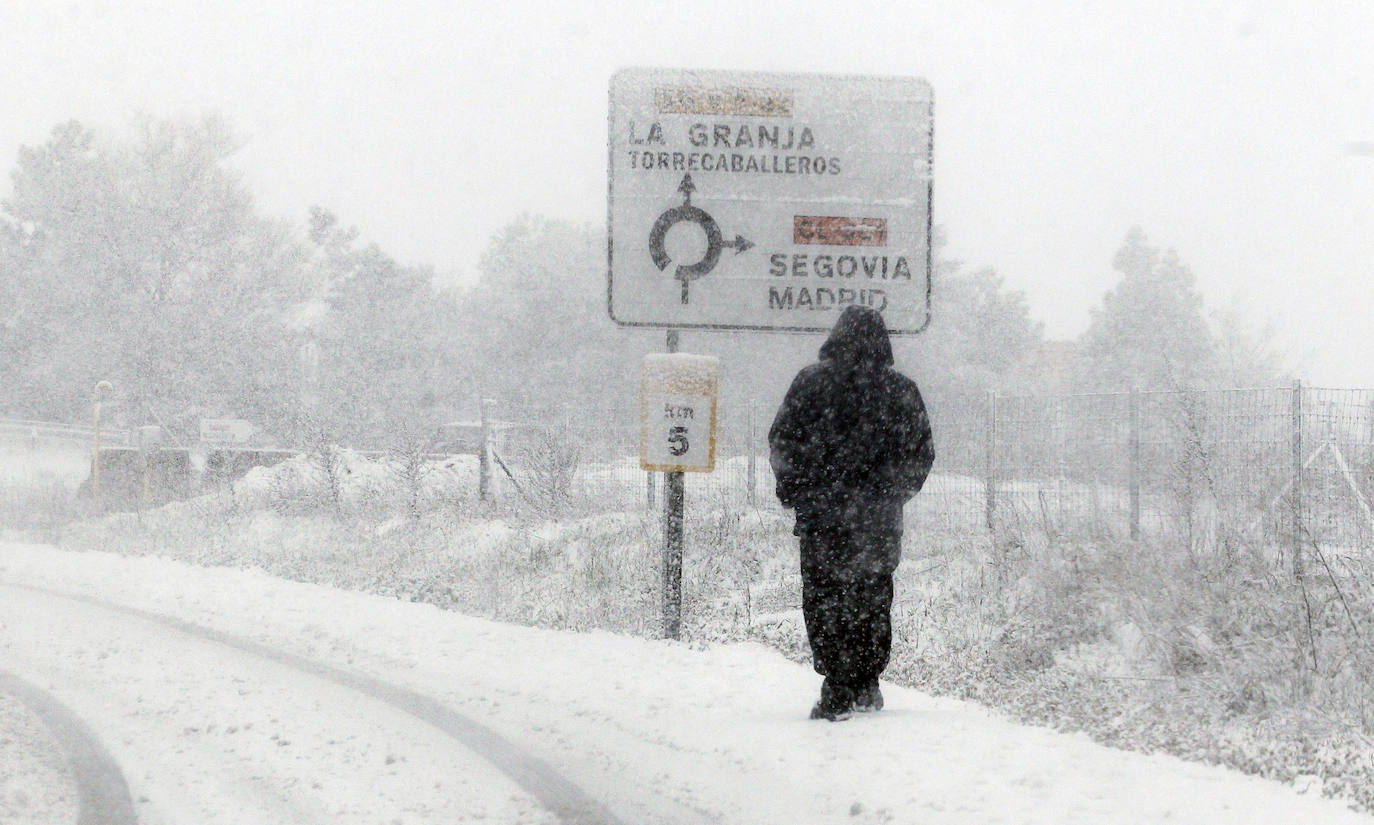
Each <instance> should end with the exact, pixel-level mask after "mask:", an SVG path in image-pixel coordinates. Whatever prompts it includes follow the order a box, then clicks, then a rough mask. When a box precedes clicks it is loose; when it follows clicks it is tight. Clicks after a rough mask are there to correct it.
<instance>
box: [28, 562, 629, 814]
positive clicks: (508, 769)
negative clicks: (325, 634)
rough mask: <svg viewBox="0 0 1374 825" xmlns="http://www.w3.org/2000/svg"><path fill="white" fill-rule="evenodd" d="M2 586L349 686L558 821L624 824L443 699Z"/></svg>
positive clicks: (171, 621) (135, 612)
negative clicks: (498, 776)
mask: <svg viewBox="0 0 1374 825" xmlns="http://www.w3.org/2000/svg"><path fill="white" fill-rule="evenodd" d="M3 585H4V586H7V587H15V588H20V589H23V590H29V591H33V592H36V593H42V594H44V595H47V596H52V597H55V598H59V599H66V600H68V601H74V602H80V603H82V604H87V605H91V606H93V607H97V608H100V609H102V610H108V611H111V612H114V613H121V614H124V615H127V616H133V617H135V618H138V619H141V620H144V621H147V622H151V623H153V624H158V625H161V626H163V627H169V628H171V629H173V630H176V631H178V632H181V633H185V634H187V635H190V636H195V637H197V638H200V639H204V640H207V641H211V642H215V643H217V644H221V645H224V646H226V647H231V648H234V649H235V650H239V651H242V652H244V653H249V654H251V655H254V656H257V657H260V658H263V659H267V660H269V661H271V662H275V663H277V664H279V665H284V666H286V667H290V668H293V669H295V670H299V671H302V672H305V673H308V674H310V675H312V676H315V677H316V678H320V679H324V680H325V681H329V682H333V683H334V684H337V685H341V686H343V687H345V688H348V689H350V690H355V691H357V692H359V693H362V694H364V695H366V696H369V697H371V698H373V699H376V700H378V701H381V702H385V703H386V704H388V705H391V706H392V707H394V708H396V709H398V710H400V711H402V712H404V713H407V714H409V715H411V716H414V717H415V718H417V719H419V720H420V721H422V722H425V723H426V724H429V725H431V726H433V727H435V728H437V729H439V730H440V731H442V732H444V733H446V734H448V735H449V736H451V737H453V738H454V739H456V740H458V741H459V742H460V743H462V744H463V745H464V746H466V747H467V748H469V749H470V750H472V751H473V752H474V753H476V754H478V755H480V756H481V757H482V758H484V759H486V760H487V761H488V762H490V763H491V764H492V765H493V766H494V767H496V768H497V770H499V771H501V772H502V773H504V774H505V775H506V776H508V777H510V779H511V780H512V781H514V782H515V783H516V784H517V785H518V786H519V787H520V788H521V789H522V790H524V791H525V792H526V793H528V794H529V795H530V796H532V797H534V798H535V799H536V800H538V801H539V804H541V805H543V806H544V807H545V808H546V809H547V810H549V811H550V812H552V813H553V814H554V815H555V816H557V817H558V819H559V820H560V821H561V822H562V823H564V825H626V823H624V822H623V821H622V820H620V819H618V818H617V817H616V816H615V815H614V814H613V813H611V811H610V810H609V809H607V808H606V807H605V806H604V805H603V804H601V803H600V802H598V801H596V800H595V799H593V798H591V797H590V796H588V795H587V794H586V793H585V792H583V791H582V789H581V788H579V787H577V786H576V785H574V784H573V783H572V782H571V781H569V780H568V779H566V778H565V777H564V776H563V775H562V774H560V773H558V771H556V770H555V769H554V768H553V767H552V766H550V765H549V764H548V763H546V762H544V761H543V760H541V759H539V758H538V757H535V756H533V755H531V754H529V753H527V752H525V751H524V750H522V749H521V748H519V747H518V746H517V745H515V744H514V743H512V742H511V741H509V740H508V739H506V738H505V737H503V736H501V735H500V734H499V733H497V732H496V731H494V730H492V729H491V728H488V727H487V726H485V725H483V724H481V723H480V722H477V721H474V720H473V719H470V718H468V717H466V716H464V715H462V714H460V713H457V712H456V711H454V710H452V709H450V708H449V707H447V706H446V705H444V704H443V703H441V702H439V701H437V700H435V699H433V698H430V697H428V696H425V695H423V694H421V693H417V692H415V691H412V690H408V689H406V688H403V687H398V686H396V685H393V684H390V683H387V682H384V681H382V680H380V679H376V678H373V677H371V676H365V675H363V674H361V673H354V672H352V671H347V670H343V669H342V668H337V667H333V666H332V665H327V664H324V663H322V662H317V661H314V660H312V659H308V658H306V657H304V656H299V655H296V654H294V653H289V652H287V651H284V650H278V649H277V648H273V647H269V646H267V645H264V644H260V643H258V642H255V641H252V640H251V639H245V638H243V637H241V636H235V635H233V634H230V633H224V632H221V631H218V630H214V629H213V628H208V627H203V626H201V625H197V624H192V623H191V622H187V621H183V620H181V619H177V618H174V617H171V616H164V615H161V614H159V613H153V612H150V611H146V610H139V609H138V608H135V607H127V606H125V605H120V604H115V603H112V602H107V601H104V600H101V599H96V598H93V597H90V596H82V595H78V594H73V593H63V592H60V591H57V590H49V589H47V588H44V587H35V586H33V585H28V584H20V583H17V582H5V583H3ZM107 756H108V755H107ZM117 770H118V769H117V768H116V771H117ZM122 781H123V779H122V775H121V782H122ZM126 795H127V788H126ZM83 810H84V807H83ZM131 816H132V813H131ZM83 822H84V821H83ZM128 822H129V823H134V822H135V820H134V819H132V818H131V819H129V820H128ZM111 825H124V823H123V822H111Z"/></svg>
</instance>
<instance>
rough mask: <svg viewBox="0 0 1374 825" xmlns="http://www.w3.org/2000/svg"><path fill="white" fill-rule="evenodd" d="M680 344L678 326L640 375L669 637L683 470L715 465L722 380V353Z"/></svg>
mask: <svg viewBox="0 0 1374 825" xmlns="http://www.w3.org/2000/svg"><path fill="white" fill-rule="evenodd" d="M677 347H678V334H677V330H669V331H668V350H669V351H668V353H666V354H654V355H646V356H645V357H644V365H643V368H642V371H641V375H640V448H639V449H640V466H641V467H642V468H643V469H644V470H647V471H649V472H661V473H663V476H664V496H663V634H664V636H665V637H667V638H669V639H679V638H681V635H682V550H683V534H684V531H683V513H684V510H685V509H686V484H685V476H684V473H688V472H705V473H709V472H711V471H712V470H713V469H714V468H715V456H716V400H717V396H718V389H719V385H720V359H718V358H715V357H712V356H707V355H692V354H689V353H679V352H677Z"/></svg>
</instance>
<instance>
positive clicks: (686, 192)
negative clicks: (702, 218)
mask: <svg viewBox="0 0 1374 825" xmlns="http://www.w3.org/2000/svg"><path fill="white" fill-rule="evenodd" d="M677 191H679V192H681V193H682V203H683V205H684V206H691V205H692V193H693V192H695V191H697V185H696V184H695V183H692V175H691V173H690V172H689V173H687V174H685V175H683V176H682V183H680V184H678V187H677Z"/></svg>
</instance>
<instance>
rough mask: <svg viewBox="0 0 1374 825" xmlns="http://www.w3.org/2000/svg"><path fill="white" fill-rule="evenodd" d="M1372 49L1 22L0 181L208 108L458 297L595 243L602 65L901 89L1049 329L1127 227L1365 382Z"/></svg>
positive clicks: (1091, 300) (1102, 282)
mask: <svg viewBox="0 0 1374 825" xmlns="http://www.w3.org/2000/svg"><path fill="white" fill-rule="evenodd" d="M1104 7H1110V9H1111V10H1110V11H1107V10H1104ZM1371 43H1374V4H1370V3H1368V2H1362V0H1348V1H1347V2H1329V3H1322V4H1319V5H1318V4H1309V3H1300V2H1293V3H1279V2H1253V3H1251V2H1221V1H1219V0H1201V1H1199V0H1177V1H1175V0H1150V2H1138V3H1112V4H1089V3H1068V2H1058V3H1055V2H1048V1H1042V2H1026V3H962V2H961V3H948V4H941V3H925V2H908V3H862V2H851V1H850V0H846V1H845V2H836V3H833V4H820V3H814V2H806V3H803V2H798V0H789V1H788V2H749V3H741V2H738V0H679V2H674V3H659V2H606V3H595V2H586V0H562V1H561V2H549V3H542V2H529V0H523V1H522V0H510V2H507V3H499V4H498V3H486V2H481V3H478V2H467V1H466V0H460V2H419V0H410V1H409V2H385V3H350V2H343V1H342V0H331V2H313V1H312V0H251V1H250V2H234V3H214V2H205V1H204V0H202V2H195V3H184V4H175V3H153V2H129V0H121V1H120V2H109V3H105V2H71V3H37V2H35V3H20V2H7V3H4V4H3V9H0V56H3V60H0V66H3V68H4V77H3V84H4V88H5V89H6V94H5V95H4V105H3V106H0V166H3V167H4V168H6V169H8V168H12V165H13V162H14V158H15V153H16V151H17V149H18V147H19V145H21V144H30V145H32V144H37V143H41V142H42V141H43V140H44V139H45V138H46V136H47V134H48V132H49V131H50V130H51V128H52V127H53V126H54V125H55V124H57V123H58V122H60V121H62V120H66V119H70V118H77V119H80V120H83V121H86V122H89V123H91V124H93V125H96V126H98V127H116V128H123V127H125V126H127V125H128V124H129V122H130V120H131V116H132V115H133V114H134V113H135V112H139V111H142V112H146V113H149V114H152V115H155V116H160V117H182V116H195V115H198V114H200V113H203V112H206V111H214V112H218V113H220V114H223V115H225V116H226V117H227V118H229V120H230V121H231V122H232V123H233V124H234V125H235V126H236V128H237V130H238V131H239V133H240V135H241V136H242V138H243V139H244V141H245V146H244V149H243V151H242V152H241V154H240V156H239V159H238V161H239V164H240V165H241V167H242V169H243V170H244V172H245V174H246V178H247V181H248V183H249V184H250V186H251V188H252V189H253V190H254V191H255V192H256V193H257V196H258V198H259V201H260V203H261V205H262V206H263V208H264V209H265V210H266V211H268V212H269V213H272V214H278V215H282V216H286V217H290V218H293V219H295V220H297V221H300V220H302V219H303V218H304V216H305V213H306V209H307V207H308V206H309V205H311V204H315V203H318V204H321V205H324V206H327V207H329V208H331V209H333V210H334V211H336V212H337V213H339V215H340V217H341V218H342V219H343V220H344V221H345V222H346V223H350V224H354V225H356V226H357V227H358V228H359V229H360V230H361V232H362V234H363V235H364V237H366V238H368V239H371V240H375V241H377V242H378V243H380V244H381V245H382V247H383V248H384V249H386V250H387V251H389V252H391V253H392V254H393V255H395V256H396V257H398V258H400V259H401V260H403V261H406V262H409V263H430V264H433V265H435V266H436V267H437V268H438V269H439V270H440V271H441V272H442V273H445V274H446V275H448V276H451V277H459V278H461V277H472V275H473V274H474V272H475V270H476V266H477V260H478V257H479V256H480V254H481V250H482V248H483V246H484V244H485V242H486V239H487V238H488V237H489V236H490V235H491V234H492V233H493V232H494V231H496V230H497V229H498V228H499V227H500V226H501V225H502V224H504V223H505V222H506V221H508V220H510V219H511V218H512V217H514V216H515V215H516V214H518V213H519V212H521V211H534V212H540V213H545V214H548V215H550V216H554V217H563V218H571V219H574V220H579V221H586V222H589V223H596V224H600V223H602V222H604V220H605V214H606V213H605V209H606V207H605V197H606V195H605V192H606V180H605V175H606V125H605V117H606V98H607V83H608V79H609V76H610V74H611V72H612V71H614V70H615V69H616V68H620V67H623V66H670V67H686V68H713V69H754V70H765V71H816V72H840V73H864V74H894V75H918V76H922V77H925V78H926V79H928V80H929V81H930V82H931V84H932V85H933V87H934V89H935V98H936V109H935V111H936V127H935V221H936V223H937V224H938V225H939V226H941V227H943V229H944V231H945V234H946V236H947V237H948V239H949V241H950V249H951V251H952V252H953V254H955V255H956V256H957V257H960V258H962V259H963V260H965V261H966V262H967V263H969V264H970V265H975V266H984V265H986V266H992V267H995V268H996V269H997V270H998V271H999V272H1000V273H1001V274H1002V275H1003V276H1004V277H1005V279H1006V281H1007V283H1008V285H1010V286H1011V287H1013V288H1016V289H1021V290H1024V291H1025V293H1026V294H1027V296H1028V298H1029V301H1030V304H1031V308H1032V311H1033V313H1034V314H1035V315H1036V316H1037V317H1038V318H1040V319H1042V320H1044V321H1045V322H1046V328H1047V332H1048V333H1049V334H1050V335H1051V336H1052V337H1059V338H1071V337H1074V336H1076V335H1078V334H1079V333H1080V332H1081V331H1082V330H1083V329H1084V328H1085V327H1086V325H1087V323H1088V317H1089V314H1088V313H1089V310H1090V308H1091V307H1093V306H1094V305H1096V304H1097V303H1098V302H1099V300H1100V298H1101V296H1102V294H1103V292H1104V291H1106V290H1107V289H1108V288H1109V287H1110V286H1111V285H1112V283H1113V282H1114V281H1115V275H1114V273H1113V272H1112V270H1111V266H1110V261H1111V256H1112V253H1113V251H1114V250H1115V249H1116V248H1117V247H1118V246H1119V245H1120V243H1121V240H1122V238H1123V237H1124V235H1125V232H1126V230H1127V229H1128V228H1129V227H1130V226H1131V225H1132V224H1139V225H1140V226H1142V227H1143V228H1144V230H1145V231H1146V233H1147V234H1148V235H1149V236H1150V238H1151V240H1152V241H1154V242H1155V243H1156V244H1158V245H1161V246H1165V247H1172V248H1174V249H1176V250H1177V251H1178V252H1179V254H1180V255H1181V256H1182V257H1183V259H1184V260H1185V261H1186V262H1187V263H1188V264H1189V265H1190V266H1191V267H1192V269H1193V271H1194V273H1195V274H1196V275H1197V278H1198V282H1199V285H1200V287H1201V289H1202V291H1203V294H1204V295H1205V297H1206V299H1207V301H1208V303H1209V305H1210V306H1212V307H1213V308H1219V307H1222V306H1226V305H1228V304H1229V303H1230V302H1232V301H1238V302H1239V303H1240V305H1241V306H1242V307H1243V308H1244V309H1245V310H1246V311H1247V312H1248V313H1249V315H1250V316H1251V317H1252V318H1254V319H1255V320H1257V321H1258V320H1262V319H1264V318H1268V317H1272V318H1273V319H1274V320H1275V321H1277V322H1278V324H1279V325H1280V327H1281V328H1282V329H1283V331H1284V334H1283V341H1282V343H1283V344H1284V346H1285V347H1286V348H1287V349H1288V350H1289V351H1290V352H1292V353H1293V354H1294V355H1295V356H1298V357H1299V358H1300V366H1301V367H1302V369H1303V371H1304V373H1305V375H1306V377H1308V378H1310V379H1312V380H1315V381H1317V382H1319V383H1323V384H1328V385H1360V386H1370V387H1374V324H1372V323H1371V319H1372V318H1374V289H1371V288H1370V286H1369V284H1368V283H1367V280H1368V278H1369V277H1370V276H1371V275H1374V153H1366V154H1361V153H1360V152H1359V151H1355V150H1353V149H1352V144H1358V143H1360V142H1365V143H1367V144H1374V49H1371V48H1370V44H1371ZM1356 148H1357V147H1356ZM3 189H4V190H6V191H7V190H8V185H7V184H6V185H5V186H4V187H3ZM935 288H936V289H938V288H939V284H938V282H937V283H936V285H935ZM589 321H590V322H594V323H603V322H604V323H610V322H609V320H607V319H605V318H597V319H589Z"/></svg>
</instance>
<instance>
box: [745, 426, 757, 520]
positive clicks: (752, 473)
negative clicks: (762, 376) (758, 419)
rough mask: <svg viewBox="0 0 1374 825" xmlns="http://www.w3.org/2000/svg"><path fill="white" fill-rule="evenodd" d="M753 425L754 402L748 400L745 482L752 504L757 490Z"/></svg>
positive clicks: (755, 434)
mask: <svg viewBox="0 0 1374 825" xmlns="http://www.w3.org/2000/svg"><path fill="white" fill-rule="evenodd" d="M755 427H756V424H755V421H754V402H753V401H750V402H749V479H748V482H747V483H748V485H749V503H750V504H753V503H754V498H755V496H756V495H757V491H756V489H755V488H757V487H758V469H757V467H756V466H755V464H756V461H757V459H756V458H755V456H754V453H755V446H756V445H757V444H758V441H757V433H756V431H755Z"/></svg>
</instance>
